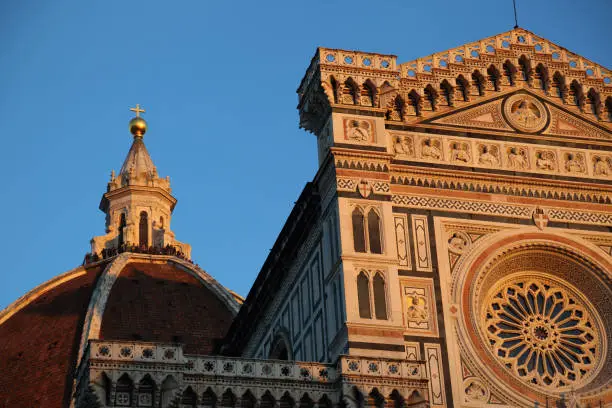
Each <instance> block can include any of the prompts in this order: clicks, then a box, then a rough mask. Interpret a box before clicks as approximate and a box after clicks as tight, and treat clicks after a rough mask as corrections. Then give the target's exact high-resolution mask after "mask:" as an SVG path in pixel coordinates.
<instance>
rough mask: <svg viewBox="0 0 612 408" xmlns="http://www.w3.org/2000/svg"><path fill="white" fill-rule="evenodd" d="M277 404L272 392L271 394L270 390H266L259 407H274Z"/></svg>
mask: <svg viewBox="0 0 612 408" xmlns="http://www.w3.org/2000/svg"><path fill="white" fill-rule="evenodd" d="M275 405H276V400H275V399H274V397H273V396H272V394H270V391H266V393H265V394H264V395H263V397H261V400H260V402H259V408H274V406H275Z"/></svg>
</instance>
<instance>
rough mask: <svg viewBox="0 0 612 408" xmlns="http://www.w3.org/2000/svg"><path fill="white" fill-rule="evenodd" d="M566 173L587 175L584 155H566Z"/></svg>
mask: <svg viewBox="0 0 612 408" xmlns="http://www.w3.org/2000/svg"><path fill="white" fill-rule="evenodd" d="M563 156H564V160H565V166H564V167H565V171H567V172H568V173H585V172H586V159H585V158H584V153H565V154H564V155H563Z"/></svg>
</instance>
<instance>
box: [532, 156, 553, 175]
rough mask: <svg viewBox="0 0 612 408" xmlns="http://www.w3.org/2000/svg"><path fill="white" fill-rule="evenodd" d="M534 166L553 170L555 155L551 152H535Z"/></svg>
mask: <svg viewBox="0 0 612 408" xmlns="http://www.w3.org/2000/svg"><path fill="white" fill-rule="evenodd" d="M536 166H537V167H538V168H539V169H540V170H547V171H550V170H554V169H555V155H554V153H553V152H538V153H537V154H536Z"/></svg>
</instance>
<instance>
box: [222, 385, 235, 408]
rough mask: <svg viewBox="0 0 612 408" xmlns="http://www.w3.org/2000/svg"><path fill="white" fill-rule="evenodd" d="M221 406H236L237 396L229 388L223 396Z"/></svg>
mask: <svg viewBox="0 0 612 408" xmlns="http://www.w3.org/2000/svg"><path fill="white" fill-rule="evenodd" d="M221 406H222V407H225V408H233V407H235V406H236V396H235V395H234V393H233V392H232V391H231V390H230V389H229V388H228V389H227V390H225V392H224V393H223V395H222V396H221Z"/></svg>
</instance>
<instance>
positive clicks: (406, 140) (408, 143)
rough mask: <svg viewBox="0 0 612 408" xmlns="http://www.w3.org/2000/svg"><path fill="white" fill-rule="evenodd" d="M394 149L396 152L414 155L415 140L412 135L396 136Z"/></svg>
mask: <svg viewBox="0 0 612 408" xmlns="http://www.w3.org/2000/svg"><path fill="white" fill-rule="evenodd" d="M393 150H395V154H398V155H407V156H414V142H413V141H412V137H410V136H394V143H393Z"/></svg>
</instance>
